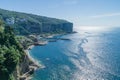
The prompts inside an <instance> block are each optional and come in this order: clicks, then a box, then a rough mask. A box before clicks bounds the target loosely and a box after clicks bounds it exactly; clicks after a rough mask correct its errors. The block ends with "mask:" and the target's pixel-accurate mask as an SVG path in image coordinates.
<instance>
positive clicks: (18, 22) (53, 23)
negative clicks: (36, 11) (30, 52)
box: [0, 9, 73, 35]
mask: <svg viewBox="0 0 120 80" xmlns="http://www.w3.org/2000/svg"><path fill="white" fill-rule="evenodd" d="M0 19H2V20H3V21H4V22H5V23H6V24H7V25H10V26H13V28H14V30H15V33H16V34H21V35H27V34H40V33H50V32H55V33H56V32H61V31H62V32H72V30H73V23H71V22H68V21H66V20H61V19H56V18H49V17H44V16H38V15H33V14H27V13H21V12H15V11H8V10H3V9H0Z"/></svg>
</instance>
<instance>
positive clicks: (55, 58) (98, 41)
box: [30, 27, 120, 80]
mask: <svg viewBox="0 0 120 80" xmlns="http://www.w3.org/2000/svg"><path fill="white" fill-rule="evenodd" d="M77 31H78V33H76V34H69V35H65V36H63V37H65V38H69V39H71V41H64V40H59V41H57V42H51V43H49V44H48V45H46V46H36V47H34V48H33V49H32V50H31V51H30V55H31V56H33V57H34V58H35V59H37V60H38V61H40V63H41V64H43V65H44V66H45V68H43V69H39V70H37V71H36V72H35V73H34V75H33V79H32V80H120V28H104V29H103V28H98V27H93V28H79V29H77Z"/></svg>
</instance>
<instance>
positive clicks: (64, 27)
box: [42, 23, 73, 33]
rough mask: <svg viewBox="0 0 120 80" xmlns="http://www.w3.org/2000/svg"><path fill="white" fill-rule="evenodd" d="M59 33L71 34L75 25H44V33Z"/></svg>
mask: <svg viewBox="0 0 120 80" xmlns="http://www.w3.org/2000/svg"><path fill="white" fill-rule="evenodd" d="M59 31H64V32H67V33H70V32H72V31H73V24H72V23H62V24H47V23H43V24H42V32H59Z"/></svg>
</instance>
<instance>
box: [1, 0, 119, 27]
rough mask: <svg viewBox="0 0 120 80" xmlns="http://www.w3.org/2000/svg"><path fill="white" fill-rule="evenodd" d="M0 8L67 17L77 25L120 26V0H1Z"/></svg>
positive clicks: (61, 17)
mask: <svg viewBox="0 0 120 80" xmlns="http://www.w3.org/2000/svg"><path fill="white" fill-rule="evenodd" d="M0 8H3V9H8V10H14V11H19V12H26V13H33V14H38V15H43V16H48V17H55V18H60V19H66V20H69V21H71V22H74V24H75V26H120V0H0Z"/></svg>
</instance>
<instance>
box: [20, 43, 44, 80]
mask: <svg viewBox="0 0 120 80" xmlns="http://www.w3.org/2000/svg"><path fill="white" fill-rule="evenodd" d="M33 47H35V45H30V46H29V47H28V49H25V50H24V52H25V53H26V56H27V57H28V60H29V61H30V64H29V67H28V68H29V71H27V72H26V73H24V74H23V75H22V76H20V80H31V78H32V74H33V73H34V72H35V71H36V70H37V69H41V68H45V66H44V65H42V64H40V63H39V61H38V60H36V59H34V58H33V57H32V56H31V55H30V52H29V50H30V49H32V48H33Z"/></svg>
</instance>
